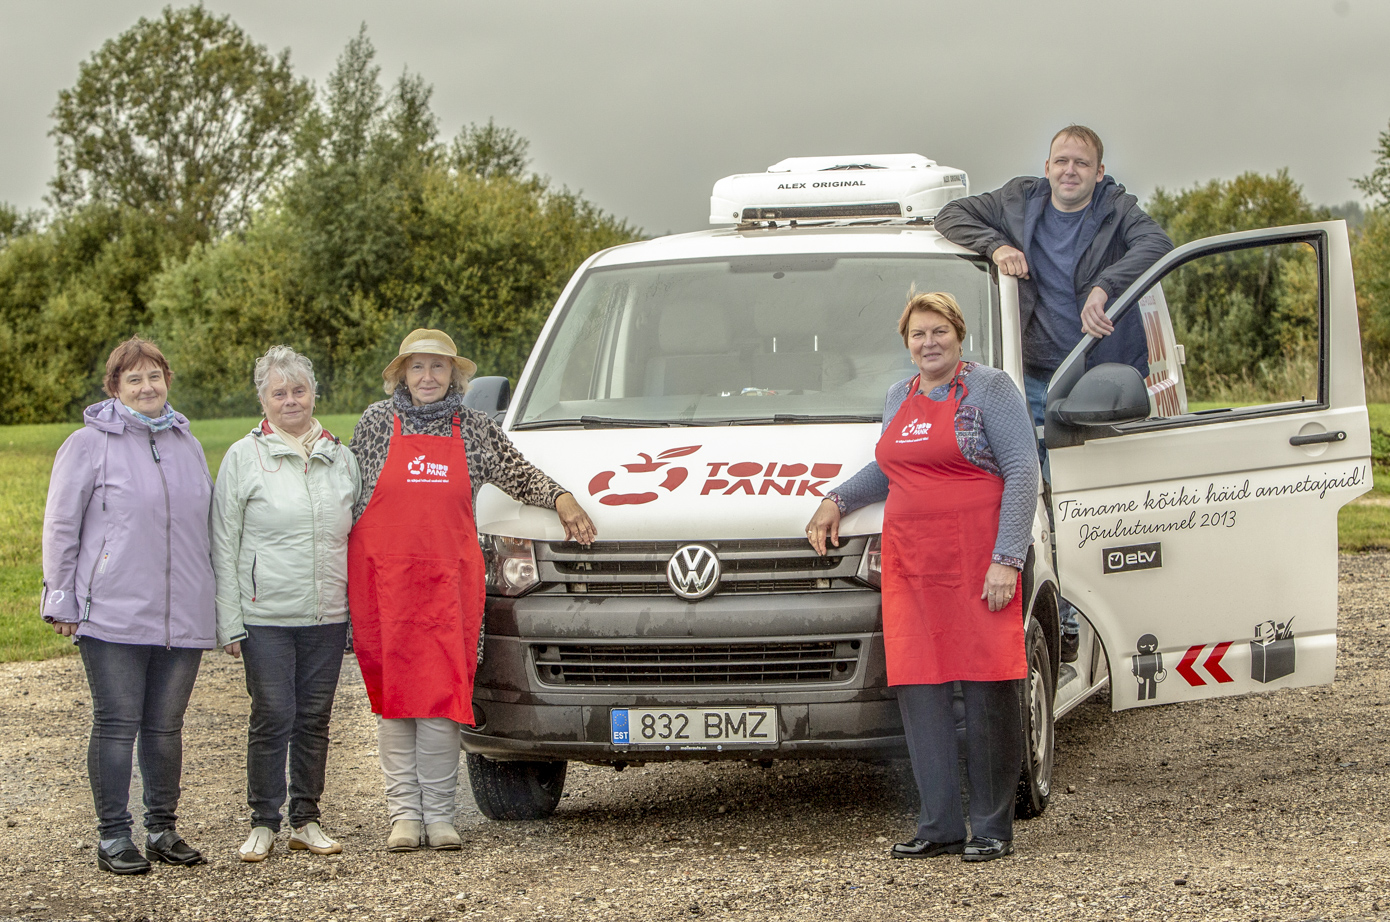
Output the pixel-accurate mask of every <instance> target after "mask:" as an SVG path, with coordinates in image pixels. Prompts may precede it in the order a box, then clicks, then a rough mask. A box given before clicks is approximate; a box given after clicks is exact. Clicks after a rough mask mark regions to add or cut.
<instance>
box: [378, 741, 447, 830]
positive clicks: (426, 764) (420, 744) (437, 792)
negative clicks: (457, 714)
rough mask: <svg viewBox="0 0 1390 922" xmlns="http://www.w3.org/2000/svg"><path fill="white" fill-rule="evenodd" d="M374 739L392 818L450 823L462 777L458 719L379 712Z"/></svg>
mask: <svg viewBox="0 0 1390 922" xmlns="http://www.w3.org/2000/svg"><path fill="white" fill-rule="evenodd" d="M376 741H377V753H378V756H379V758H380V759H381V773H382V774H383V775H385V776H386V809H387V811H388V812H389V813H390V815H391V822H393V823H394V822H395V821H396V820H419V821H421V822H423V823H424V824H425V825H427V826H428V825H429V824H430V823H452V822H453V821H454V793H455V791H457V789H458V780H459V748H460V747H459V725H458V723H457V722H455V721H452V720H450V719H449V718H447V717H402V718H396V719H391V720H387V719H386V718H383V717H378V718H377V721H376Z"/></svg>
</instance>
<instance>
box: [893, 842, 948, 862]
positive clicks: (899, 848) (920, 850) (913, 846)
mask: <svg viewBox="0 0 1390 922" xmlns="http://www.w3.org/2000/svg"><path fill="white" fill-rule="evenodd" d="M963 851H965V840H964V839H962V840H960V841H959V842H928V841H927V840H926V839H913V840H912V841H911V842H899V843H898V844H897V845H894V846H893V850H892V851H891V852H889V854H890V855H891V856H892V857H894V858H935V857H936V856H937V855H959V854H960V853H961V852H963Z"/></svg>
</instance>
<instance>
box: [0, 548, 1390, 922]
mask: <svg viewBox="0 0 1390 922" xmlns="http://www.w3.org/2000/svg"><path fill="white" fill-rule="evenodd" d="M1341 606H1342V607H1341V611H1342V615H1341V644H1340V654H1339V667H1338V677H1337V682H1336V684H1335V685H1332V686H1330V687H1327V688H1319V689H1310V690H1304V691H1281V692H1275V693H1271V694H1266V695H1259V696H1254V697H1249V698H1240V699H1231V700H1228V701H1219V702H1213V703H1208V704H1194V705H1184V706H1174V707H1159V708H1150V709H1144V710H1140V711H1129V712H1125V713H1122V714H1112V713H1110V712H1109V711H1108V709H1107V708H1106V706H1105V704H1104V703H1103V702H1093V703H1090V704H1087V705H1085V706H1083V707H1082V708H1080V709H1079V710H1078V711H1077V712H1075V713H1073V714H1072V715H1070V716H1069V717H1068V718H1067V719H1066V720H1065V721H1063V722H1062V724H1060V725H1059V727H1058V756H1057V766H1056V774H1055V781H1056V784H1057V791H1058V793H1057V795H1056V796H1055V798H1054V800H1053V803H1052V806H1051V808H1050V809H1049V810H1048V812H1047V813H1046V814H1045V815H1044V816H1043V817H1042V818H1040V819H1037V820H1032V821H1029V822H1026V823H1021V824H1020V825H1019V826H1018V828H1017V836H1018V838H1017V843H1016V844H1017V847H1018V854H1017V856H1015V857H1013V858H1011V859H1007V860H1003V861H996V862H992V863H990V864H986V865H981V866H970V865H963V864H961V863H960V862H959V861H957V860H953V859H948V858H943V859H937V860H932V861H919V862H905V861H891V860H889V858H888V846H889V844H891V843H892V842H893V841H897V840H899V839H902V838H907V837H909V836H910V834H911V830H912V828H913V825H914V823H913V817H914V814H915V809H916V806H915V794H914V792H913V789H912V785H911V780H910V777H909V775H908V773H907V770H906V766H905V765H871V764H859V763H845V764H841V763H774V765H773V766H772V767H771V768H769V769H763V768H759V767H758V766H756V765H741V764H717V765H704V764H698V763H696V764H682V765H675V766H665V767H661V766H657V767H652V768H649V769H629V770H627V771H625V772H622V773H616V772H614V771H612V770H611V769H600V768H594V767H590V766H572V767H571V774H570V780H569V783H568V786H567V788H566V796H565V799H564V801H563V803H562V805H561V807H560V810H559V811H558V813H557V814H556V815H555V817H554V818H553V819H551V820H548V821H544V822H534V823H515V824H499V823H491V822H488V821H487V820H484V819H483V818H482V817H480V816H479V815H478V814H477V811H476V809H475V808H474V807H473V805H472V803H471V801H469V800H468V799H467V784H466V781H465V782H464V783H463V784H462V785H461V787H462V791H461V799H460V818H461V822H460V826H461V827H462V829H463V833H464V850H463V851H462V852H454V853H429V852H419V853H414V854H404V855H394V854H390V853H388V852H386V851H385V850H384V848H383V845H384V841H385V836H386V831H387V823H386V819H385V815H384V798H383V795H382V783H381V778H380V775H379V771H378V769H377V767H376V759H375V736H374V732H373V724H372V720H371V717H370V715H369V713H368V710H367V705H366V698H365V695H364V693H363V690H362V684H361V680H360V678H359V676H358V674H357V672H356V667H355V663H353V662H352V660H351V659H349V663H348V668H347V669H345V670H344V680H343V686H342V689H341V691H340V695H339V700H338V706H337V710H336V713H335V718H334V733H335V739H334V742H333V749H332V755H331V757H330V762H329V780H328V793H327V795H326V797H325V799H324V812H325V823H324V824H325V827H326V828H327V829H328V830H329V831H330V832H331V833H332V834H334V835H335V836H337V837H339V838H340V839H342V841H343V842H344V844H345V847H346V850H345V852H344V854H342V855H341V856H336V857H332V858H322V857H315V856H311V855H308V854H307V853H302V852H298V853H287V852H286V851H285V850H284V839H283V837H282V838H281V840H280V842H279V843H278V844H277V849H276V852H275V854H274V856H273V857H272V858H271V859H270V860H268V861H266V862H264V863H262V864H260V865H250V864H244V863H242V862H240V861H238V860H237V859H236V856H235V849H236V847H237V846H238V845H239V844H240V843H241V841H242V839H243V838H244V837H245V832H246V816H247V808H246V804H245V796H244V779H245V774H244V761H243V760H244V745H245V727H246V714H247V710H248V702H247V698H246V693H245V689H244V686H243V684H242V673H241V666H240V664H239V663H234V662H233V661H231V660H230V659H228V658H227V657H224V656H221V655H217V656H213V655H209V656H208V657H207V659H206V661H205V664H204V670H203V674H202V677H201V678H200V679H199V683H198V687H197V690H196V691H195V692H194V699H193V704H192V706H191V708H190V711H189V720H188V730H187V732H186V736H185V751H186V757H185V773H184V790H185V794H184V799H183V803H182V805H181V808H180V814H181V817H182V819H181V826H180V828H181V830H182V831H183V832H184V834H185V836H186V837H187V838H188V839H189V841H190V842H192V843H194V844H195V845H197V846H199V847H201V848H203V849H205V850H206V851H207V852H208V853H209V855H210V856H211V858H212V862H211V864H210V865H208V866H206V867H201V868H192V869H162V868H157V869H156V870H155V872H154V873H151V874H150V875H148V876H146V877H143V878H133V879H131V878H124V879H123V878H115V877H112V876H110V875H106V874H102V873H100V872H98V871H97V870H96V868H95V861H94V848H95V844H94V829H93V819H92V806H91V796H90V792H89V789H88V787H87V781H86V773H85V749H86V733H87V729H88V721H89V710H90V703H89V700H88V696H87V688H86V684H85V682H84V680H83V677H82V673H81V667H80V664H79V663H78V661H77V660H76V659H75V658H68V659H63V660H60V661H52V662H46V663H29V664H16V665H10V666H3V667H0V701H3V709H2V710H0V727H2V728H3V731H2V732H3V735H2V736H0V811H3V822H0V842H3V846H4V854H5V856H6V860H5V861H4V863H3V864H4V867H3V869H0V917H11V916H13V917H23V918H33V919H94V920H95V919H100V920H139V919H145V920H150V922H156V920H159V922H162V920H166V919H170V920H172V919H178V920H205V919H233V918H235V919H267V920H269V919H344V920H345V919H356V918H361V919H370V920H372V922H399V920H435V922H442V920H446V919H465V918H487V919H499V920H505V919H515V920H521V919H528V920H529V919H575V918H584V919H589V918H592V919H673V918H684V919H697V918H719V919H746V920H759V922H762V920H775V919H787V920H791V919H796V920H807V919H836V920H840V919H874V920H879V919H894V918H903V919H909V918H912V919H923V918H929V919H961V920H966V919H1000V920H1010V919H1018V918H1023V917H1029V918H1042V919H1054V918H1055V919H1063V918H1065V919H1123V918H1132V919H1165V920H1166V919H1201V920H1221V919H1230V920H1238V922H1250V920H1292V919H1310V918H1318V919H1327V920H1343V919H1381V918H1384V919H1390V822H1388V821H1387V820H1390V812H1388V811H1387V803H1388V802H1390V772H1387V768H1388V767H1390V751H1388V750H1387V747H1386V745H1385V741H1386V737H1387V734H1390V730H1388V729H1387V727H1390V721H1388V720H1387V717H1388V716H1390V715H1387V711H1386V708H1387V702H1390V695H1387V691H1390V670H1387V668H1386V667H1387V665H1390V555H1384V554H1381V555H1368V556H1359V557H1343V558H1342V581H1341ZM136 812H137V813H138V811H136Z"/></svg>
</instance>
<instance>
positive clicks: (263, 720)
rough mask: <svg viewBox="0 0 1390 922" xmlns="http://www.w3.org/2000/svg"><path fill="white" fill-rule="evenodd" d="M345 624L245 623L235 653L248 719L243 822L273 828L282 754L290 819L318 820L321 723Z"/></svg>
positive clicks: (328, 712)
mask: <svg viewBox="0 0 1390 922" xmlns="http://www.w3.org/2000/svg"><path fill="white" fill-rule="evenodd" d="M346 639H347V624H346V623H345V622H344V623H342V624H316V625H310V626H305V627H273V626H271V627H268V626H264V625H259V624H248V625H246V639H245V640H243V641H242V642H241V655H242V658H243V660H244V661H245V663H246V690H247V691H248V692H249V693H250V694H251V722H250V726H249V727H248V729H247V738H246V803H247V804H248V805H249V806H250V807H251V825H252V826H268V827H269V828H271V829H273V830H275V831H276V832H279V831H280V808H281V807H282V806H283V805H284V803H285V794H286V783H285V762H286V757H288V760H289V776H290V777H289V785H288V793H289V798H290V810H289V814H290V825H291V826H294V827H296V828H298V827H300V826H303V825H304V824H305V823H308V822H311V821H312V822H318V819H319V798H320V797H322V796H323V786H324V776H325V774H326V773H327V770H328V742H329V740H328V723H329V720H330V719H331V718H332V716H333V698H334V696H335V695H336V694H337V691H338V674H339V671H340V670H341V669H342V667H343V646H344V644H345V642H346Z"/></svg>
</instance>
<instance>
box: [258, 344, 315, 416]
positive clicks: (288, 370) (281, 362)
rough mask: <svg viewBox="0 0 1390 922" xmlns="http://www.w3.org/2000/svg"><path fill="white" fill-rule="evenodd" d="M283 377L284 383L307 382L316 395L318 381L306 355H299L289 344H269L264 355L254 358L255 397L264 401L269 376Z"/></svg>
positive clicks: (311, 363)
mask: <svg viewBox="0 0 1390 922" xmlns="http://www.w3.org/2000/svg"><path fill="white" fill-rule="evenodd" d="M272 375H273V376H275V377H278V378H281V379H283V380H284V381H285V382H286V383H289V382H298V383H301V384H307V385H308V386H309V390H310V391H312V392H313V393H314V395H315V396H318V392H319V383H318V381H317V380H316V379H315V378H314V363H313V362H311V361H309V357H308V356H307V355H300V354H299V353H298V352H295V351H294V350H293V349H291V348H290V347H289V346H271V347H270V348H269V349H267V350H265V355H263V356H261V357H260V358H258V359H256V374H255V376H254V378H253V380H254V381H255V383H256V397H257V398H259V399H260V401H261V403H265V392H266V389H267V388H269V387H270V379H271V376H272Z"/></svg>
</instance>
